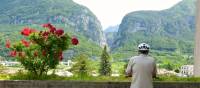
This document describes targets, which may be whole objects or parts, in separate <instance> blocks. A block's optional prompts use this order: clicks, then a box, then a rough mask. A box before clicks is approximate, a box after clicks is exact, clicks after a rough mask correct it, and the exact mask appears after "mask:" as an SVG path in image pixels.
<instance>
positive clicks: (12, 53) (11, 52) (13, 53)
mask: <svg viewBox="0 0 200 88" xmlns="http://www.w3.org/2000/svg"><path fill="white" fill-rule="evenodd" d="M9 55H10V56H11V57H15V56H16V55H17V51H10V53H9Z"/></svg>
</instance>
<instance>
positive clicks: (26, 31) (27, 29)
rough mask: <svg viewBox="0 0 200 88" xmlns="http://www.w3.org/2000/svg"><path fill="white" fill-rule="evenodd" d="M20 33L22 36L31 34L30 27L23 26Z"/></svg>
mask: <svg viewBox="0 0 200 88" xmlns="http://www.w3.org/2000/svg"><path fill="white" fill-rule="evenodd" d="M21 34H22V35H24V36H29V35H30V34H31V29H30V28H28V27H25V28H23V30H22V31H21Z"/></svg>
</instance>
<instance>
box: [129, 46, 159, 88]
mask: <svg viewBox="0 0 200 88" xmlns="http://www.w3.org/2000/svg"><path fill="white" fill-rule="evenodd" d="M149 49H150V46H149V45H148V44H146V43H141V44H139V45H138V52H139V55H138V56H134V57H131V58H130V60H129V62H128V65H127V68H126V77H132V82H131V87H130V88H153V78H156V73H157V70H156V63H155V60H154V58H152V57H150V56H149V55H148V54H149Z"/></svg>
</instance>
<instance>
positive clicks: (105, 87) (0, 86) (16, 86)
mask: <svg viewBox="0 0 200 88" xmlns="http://www.w3.org/2000/svg"><path fill="white" fill-rule="evenodd" d="M129 86H130V83H129V82H73V81H0V88H129ZM154 88H200V83H198V82H155V83H154Z"/></svg>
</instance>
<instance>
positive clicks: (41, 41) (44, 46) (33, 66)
mask: <svg viewBox="0 0 200 88" xmlns="http://www.w3.org/2000/svg"><path fill="white" fill-rule="evenodd" d="M43 27H44V29H45V30H42V31H38V30H35V29H32V28H28V27H25V28H24V29H23V30H22V31H21V34H22V35H23V36H24V37H23V39H22V40H21V41H19V42H15V43H14V44H13V45H11V44H10V41H7V42H6V48H9V49H10V50H11V51H10V53H9V55H10V56H12V57H15V58H16V59H17V61H19V62H20V63H21V64H22V65H23V66H24V68H25V69H26V70H28V72H30V73H33V74H34V76H36V77H40V76H42V75H43V74H44V75H46V74H47V72H48V70H49V69H55V68H56V66H57V65H58V64H59V61H62V60H63V51H64V50H68V48H69V47H70V45H72V44H73V45H77V44H78V40H77V39H76V38H71V37H70V36H68V34H67V33H64V30H63V29H56V28H55V27H54V26H53V25H51V24H50V23H48V24H44V25H43Z"/></svg>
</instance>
